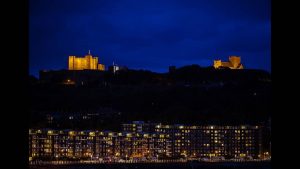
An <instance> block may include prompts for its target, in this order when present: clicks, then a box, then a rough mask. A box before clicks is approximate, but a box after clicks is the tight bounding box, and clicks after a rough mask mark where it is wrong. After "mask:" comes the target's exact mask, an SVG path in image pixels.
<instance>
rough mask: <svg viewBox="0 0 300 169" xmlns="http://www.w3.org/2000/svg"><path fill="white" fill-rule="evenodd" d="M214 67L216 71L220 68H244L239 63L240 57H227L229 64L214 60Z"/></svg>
mask: <svg viewBox="0 0 300 169" xmlns="http://www.w3.org/2000/svg"><path fill="white" fill-rule="evenodd" d="M214 67H215V68H216V69H220V68H230V69H244V66H243V65H242V63H241V57H239V56H229V62H222V61H221V60H214Z"/></svg>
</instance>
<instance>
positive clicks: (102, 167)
mask: <svg viewBox="0 0 300 169" xmlns="http://www.w3.org/2000/svg"><path fill="white" fill-rule="evenodd" d="M29 168H30V169H50V168H51V169H119V168H120V169H200V168H201V169H271V163H270V162H243V163H238V162H224V163H222V162H220V163H198V162H189V163H131V164H128V163H127V164H120V163H115V164H76V165H43V166H30V167H29Z"/></svg>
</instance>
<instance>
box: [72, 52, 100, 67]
mask: <svg viewBox="0 0 300 169" xmlns="http://www.w3.org/2000/svg"><path fill="white" fill-rule="evenodd" d="M68 69H69V70H101V71H104V70H105V65H104V64H100V63H99V60H98V57H93V56H92V55H91V53H90V51H89V53H88V54H87V55H85V57H76V56H69V67H68Z"/></svg>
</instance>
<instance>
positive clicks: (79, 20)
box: [29, 0, 271, 76]
mask: <svg viewBox="0 0 300 169" xmlns="http://www.w3.org/2000/svg"><path fill="white" fill-rule="evenodd" d="M270 8H271V4H270V0H30V8H29V10H30V18H29V27H30V28H29V31H30V32H29V38H30V43H29V46H30V49H29V58H30V62H29V64H30V65H29V66H30V74H33V75H36V76H38V71H39V70H41V69H53V70H56V69H67V60H68V56H69V55H76V56H83V55H85V54H86V53H87V52H88V50H89V49H90V50H91V53H92V54H93V55H96V56H99V59H100V62H101V63H104V64H105V65H111V64H112V62H113V61H114V62H115V63H117V64H119V65H126V66H128V67H129V68H132V69H148V70H151V71H156V72H166V71H167V70H168V66H169V65H175V66H183V65H188V64H199V65H201V66H209V65H212V63H213V59H218V58H219V59H222V60H227V59H228V56H229V55H238V56H241V57H242V62H243V64H244V66H245V67H246V68H254V69H264V70H267V71H270V70H271V49H270V48H271V47H270V46H271V21H270V20H271V18H270V16H271V9H270Z"/></svg>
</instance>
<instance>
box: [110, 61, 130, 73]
mask: <svg viewBox="0 0 300 169" xmlns="http://www.w3.org/2000/svg"><path fill="white" fill-rule="evenodd" d="M108 70H109V71H110V72H112V73H116V72H117V71H120V70H128V68H127V67H126V66H119V65H117V64H115V63H113V65H111V66H109V67H108Z"/></svg>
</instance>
